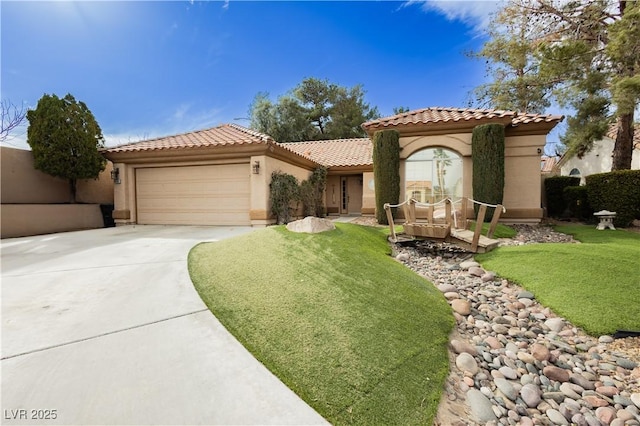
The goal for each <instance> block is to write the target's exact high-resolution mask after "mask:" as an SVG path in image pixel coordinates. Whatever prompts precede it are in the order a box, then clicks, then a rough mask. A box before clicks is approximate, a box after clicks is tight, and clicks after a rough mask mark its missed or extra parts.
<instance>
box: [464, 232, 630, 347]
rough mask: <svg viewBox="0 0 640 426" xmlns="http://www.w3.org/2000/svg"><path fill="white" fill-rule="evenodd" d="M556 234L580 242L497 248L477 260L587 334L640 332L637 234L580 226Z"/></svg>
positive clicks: (479, 256) (477, 257)
mask: <svg viewBox="0 0 640 426" xmlns="http://www.w3.org/2000/svg"><path fill="white" fill-rule="evenodd" d="M556 230H557V231H559V232H563V233H566V234H571V235H573V236H574V238H575V239H577V240H579V241H581V242H582V244H532V245H526V246H519V247H500V248H498V249H496V250H494V251H492V252H490V253H485V254H481V255H477V256H476V259H477V260H478V261H479V262H481V263H482V265H483V266H484V267H485V268H487V269H490V270H492V271H496V272H497V273H498V274H499V275H500V276H502V277H505V278H508V279H509V280H512V281H514V282H517V283H519V284H520V285H522V286H523V287H525V288H526V289H527V290H530V291H532V292H533V293H534V294H535V296H536V298H537V299H538V301H540V303H542V304H543V305H545V306H548V307H549V308H551V309H553V311H554V312H555V313H556V314H558V315H560V316H563V317H565V318H566V319H568V320H569V321H571V322H572V323H573V324H574V325H577V326H579V327H581V328H583V329H584V330H585V331H586V332H587V333H589V334H592V335H602V334H610V333H613V332H615V331H616V330H622V329H624V330H640V268H639V266H640V235H638V234H634V233H631V232H628V231H623V230H616V231H611V230H604V231H598V230H596V229H595V226H583V225H566V226H558V227H556Z"/></svg>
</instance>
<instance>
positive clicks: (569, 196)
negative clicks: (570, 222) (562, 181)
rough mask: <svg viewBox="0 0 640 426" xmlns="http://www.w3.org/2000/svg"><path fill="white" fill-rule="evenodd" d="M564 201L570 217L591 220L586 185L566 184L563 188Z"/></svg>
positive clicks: (591, 211) (591, 213)
mask: <svg viewBox="0 0 640 426" xmlns="http://www.w3.org/2000/svg"><path fill="white" fill-rule="evenodd" d="M563 194H564V202H565V204H566V206H567V209H569V212H570V213H571V217H574V218H576V219H579V220H586V221H591V220H593V209H592V208H591V205H590V204H589V199H588V197H587V187H586V186H567V187H565V188H564V191H563Z"/></svg>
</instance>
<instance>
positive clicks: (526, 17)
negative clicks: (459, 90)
mask: <svg viewBox="0 0 640 426" xmlns="http://www.w3.org/2000/svg"><path fill="white" fill-rule="evenodd" d="M490 36H491V40H489V41H488V42H487V43H486V44H485V46H484V48H483V49H482V50H481V51H480V52H479V53H478V54H477V56H478V57H482V58H485V59H486V60H487V63H488V70H489V73H490V75H491V76H492V77H493V79H494V81H493V82H492V83H489V84H487V85H483V86H481V87H479V88H478V89H476V92H475V96H476V99H477V100H478V101H479V102H484V103H488V104H490V105H491V106H492V107H497V108H505V109H514V110H517V111H523V112H525V111H526V112H542V111H543V110H544V108H546V107H548V106H549V100H550V96H552V97H553V99H555V100H556V101H557V102H558V103H559V104H560V105H561V106H563V107H571V108H572V109H573V110H574V111H575V114H574V115H573V116H572V117H569V119H568V120H567V122H568V130H567V132H566V134H565V135H564V136H563V137H562V141H563V143H564V144H565V145H566V146H567V147H568V150H569V153H570V154H577V155H579V156H582V155H584V154H585V153H586V152H588V151H589V150H591V148H592V147H593V143H594V142H595V141H597V140H599V139H602V137H603V136H604V135H605V134H606V132H607V129H608V128H609V125H610V124H611V123H612V122H614V121H616V122H617V124H618V134H617V136H616V143H615V146H614V151H613V165H612V169H613V170H618V169H629V168H630V167H631V155H632V152H633V143H632V140H633V131H634V126H633V122H634V110H635V109H636V108H637V106H638V103H639V101H640V3H639V2H635V1H626V0H615V1H614V0H592V1H588V2H587V1H569V2H565V1H555V0H510V1H509V3H507V5H506V6H505V7H504V8H503V9H502V10H501V11H500V12H499V13H498V14H497V15H496V17H495V18H494V22H493V26H492V31H491V32H490Z"/></svg>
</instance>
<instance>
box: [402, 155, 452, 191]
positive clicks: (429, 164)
mask: <svg viewBox="0 0 640 426" xmlns="http://www.w3.org/2000/svg"><path fill="white" fill-rule="evenodd" d="M405 194H406V197H407V198H411V197H413V198H414V199H416V200H417V201H420V202H423V203H434V202H438V201H440V200H443V199H445V198H447V197H449V198H452V199H457V198H460V197H462V158H461V157H460V156H459V155H458V154H456V153H455V152H453V151H449V150H447V149H443V148H428V149H424V150H422V151H418V152H416V153H414V154H413V155H412V156H410V157H409V158H407V161H406V167H405Z"/></svg>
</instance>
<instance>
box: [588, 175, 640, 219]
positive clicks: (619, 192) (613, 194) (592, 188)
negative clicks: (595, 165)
mask: <svg viewBox="0 0 640 426" xmlns="http://www.w3.org/2000/svg"><path fill="white" fill-rule="evenodd" d="M586 180H587V194H588V197H589V204H591V207H592V208H593V211H595V212H598V211H600V210H609V211H612V212H616V218H615V220H614V221H613V223H614V225H615V226H620V227H626V226H629V225H630V224H631V222H632V221H633V220H634V219H640V170H617V171H613V172H609V173H599V174H596V175H591V176H587V177H586Z"/></svg>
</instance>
